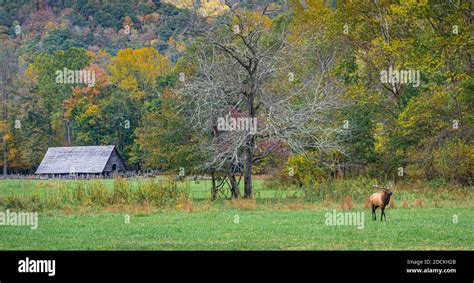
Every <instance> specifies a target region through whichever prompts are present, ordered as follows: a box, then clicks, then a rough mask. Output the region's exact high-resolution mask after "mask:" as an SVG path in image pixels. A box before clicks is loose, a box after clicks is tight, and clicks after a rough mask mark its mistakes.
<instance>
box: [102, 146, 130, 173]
mask: <svg viewBox="0 0 474 283" xmlns="http://www.w3.org/2000/svg"><path fill="white" fill-rule="evenodd" d="M113 164H117V171H125V170H126V168H125V164H124V163H123V161H122V160H121V159H120V156H119V155H118V153H117V150H115V149H114V150H113V151H112V154H111V155H110V158H109V161H107V164H106V165H105V168H104V172H110V171H112V165H113Z"/></svg>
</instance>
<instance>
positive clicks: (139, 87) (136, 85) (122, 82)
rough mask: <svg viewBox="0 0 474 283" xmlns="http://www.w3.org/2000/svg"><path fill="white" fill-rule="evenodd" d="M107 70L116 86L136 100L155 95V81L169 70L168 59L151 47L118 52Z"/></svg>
mask: <svg viewBox="0 0 474 283" xmlns="http://www.w3.org/2000/svg"><path fill="white" fill-rule="evenodd" d="M109 68H110V71H111V72H112V80H113V81H114V82H115V83H116V85H117V86H118V87H119V88H120V89H122V90H124V91H125V92H126V93H127V95H128V96H129V97H130V98H132V99H136V100H142V99H144V98H145V97H147V96H148V97H151V96H153V95H156V94H157V88H156V80H157V79H158V77H160V76H164V75H166V74H167V73H168V72H169V71H170V70H171V67H170V64H169V62H168V58H166V57H165V56H164V55H161V54H160V53H158V51H156V49H154V48H151V47H146V48H140V49H134V50H133V49H130V48H128V49H123V50H119V52H118V53H117V56H115V57H113V58H112V62H111V64H110V66H109Z"/></svg>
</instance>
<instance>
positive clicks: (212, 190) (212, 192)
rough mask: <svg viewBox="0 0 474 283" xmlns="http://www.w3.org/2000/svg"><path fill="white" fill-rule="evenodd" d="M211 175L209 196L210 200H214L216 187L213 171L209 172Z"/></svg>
mask: <svg viewBox="0 0 474 283" xmlns="http://www.w3.org/2000/svg"><path fill="white" fill-rule="evenodd" d="M211 177H212V188H211V197H212V200H216V199H217V187H216V175H215V173H214V171H213V172H212V173H211Z"/></svg>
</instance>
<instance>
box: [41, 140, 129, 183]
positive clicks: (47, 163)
mask: <svg viewBox="0 0 474 283" xmlns="http://www.w3.org/2000/svg"><path fill="white" fill-rule="evenodd" d="M125 170H126V167H125V164H124V163H123V161H122V159H121V158H120V155H119V153H118V151H117V149H116V148H115V146H113V145H107V146H72V147H50V148H48V151H47V152H46V154H45V156H44V158H43V161H41V164H40V165H39V167H38V169H37V170H36V173H35V174H39V175H48V176H53V177H55V176H58V177H64V176H71V175H73V176H89V175H101V176H111V175H112V174H113V173H114V172H124V171H125Z"/></svg>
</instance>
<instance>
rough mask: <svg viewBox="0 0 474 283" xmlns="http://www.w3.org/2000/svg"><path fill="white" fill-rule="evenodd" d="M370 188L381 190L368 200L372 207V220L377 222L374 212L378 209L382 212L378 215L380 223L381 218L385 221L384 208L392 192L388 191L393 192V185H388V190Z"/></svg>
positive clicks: (385, 188)
mask: <svg viewBox="0 0 474 283" xmlns="http://www.w3.org/2000/svg"><path fill="white" fill-rule="evenodd" d="M372 187H373V188H374V189H382V191H381V192H378V193H374V194H372V195H371V196H370V198H369V201H370V206H371V207H372V220H377V213H376V210H377V208H379V207H380V210H382V213H381V214H380V221H383V217H385V221H387V216H386V215H385V207H386V206H387V205H388V203H389V202H390V197H391V196H392V194H393V192H392V191H391V190H390V189H392V190H393V184H392V183H390V189H388V188H387V187H381V186H378V185H373V186H372Z"/></svg>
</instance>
